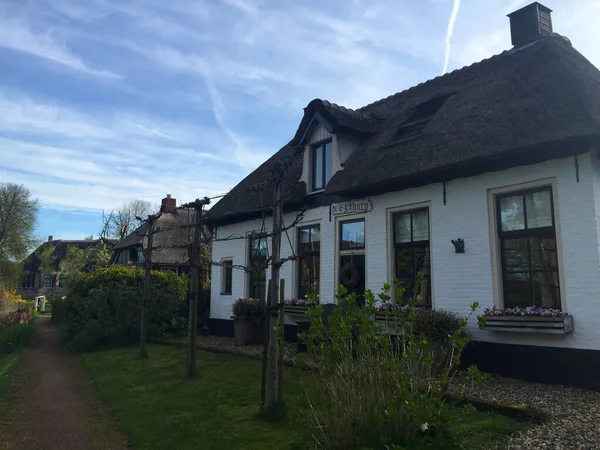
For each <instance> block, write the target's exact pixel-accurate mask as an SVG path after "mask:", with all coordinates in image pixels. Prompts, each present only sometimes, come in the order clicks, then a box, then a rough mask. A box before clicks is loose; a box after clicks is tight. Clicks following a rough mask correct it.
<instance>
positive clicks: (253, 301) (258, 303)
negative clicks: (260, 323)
mask: <svg viewBox="0 0 600 450" xmlns="http://www.w3.org/2000/svg"><path fill="white" fill-rule="evenodd" d="M231 309H232V312H233V315H234V316H236V317H256V318H259V319H262V318H263V317H264V316H265V301H264V300H262V299H260V298H238V299H237V300H236V301H235V303H234V304H233V307H232V308H231Z"/></svg>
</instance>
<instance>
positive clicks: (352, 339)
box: [305, 287, 477, 449]
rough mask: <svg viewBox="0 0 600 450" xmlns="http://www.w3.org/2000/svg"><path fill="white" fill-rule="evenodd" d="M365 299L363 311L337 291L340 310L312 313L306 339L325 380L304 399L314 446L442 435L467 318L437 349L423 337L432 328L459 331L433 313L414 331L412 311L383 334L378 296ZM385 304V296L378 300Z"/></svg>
mask: <svg viewBox="0 0 600 450" xmlns="http://www.w3.org/2000/svg"><path fill="white" fill-rule="evenodd" d="M364 297H365V302H364V305H363V306H358V304H357V301H356V295H355V294H350V295H347V293H346V291H345V289H344V288H342V287H340V289H339V290H338V293H337V294H336V299H337V303H338V305H339V306H340V307H338V308H335V309H332V311H331V312H330V314H329V315H328V316H324V314H323V305H318V306H315V307H313V308H311V309H310V310H309V312H308V315H309V317H310V319H311V325H310V328H309V331H308V334H307V336H305V339H306V342H307V345H308V349H309V352H310V354H311V357H312V359H313V361H314V364H315V366H316V368H317V370H318V372H319V374H320V380H319V382H318V383H317V388H316V390H314V391H307V392H306V393H307V398H308V400H309V405H310V408H309V409H308V414H307V420H308V423H309V426H310V428H311V430H316V431H314V432H313V437H314V441H315V443H316V444H317V446H318V447H324V448H334V449H336V448H337V449H353V448H364V447H368V448H388V447H390V446H393V445H395V444H400V445H402V444H404V443H406V442H409V441H410V440H411V439H413V438H415V437H416V436H422V435H429V436H434V437H435V436H441V435H442V434H444V433H446V432H447V427H446V425H447V423H448V421H449V420H452V419H451V418H452V414H449V411H448V409H447V407H446V404H445V402H444V396H443V394H444V392H445V391H446V388H447V384H448V380H449V379H450V377H452V376H453V374H454V373H455V371H454V370H453V369H454V368H455V366H457V365H458V363H459V362H460V354H461V352H462V350H463V349H464V348H465V347H466V345H467V343H468V342H469V336H468V334H467V333H466V325H467V319H466V318H465V319H460V320H459V324H458V325H459V326H458V329H455V330H454V331H453V332H451V333H450V335H449V337H448V339H447V340H446V341H445V342H444V343H442V344H441V345H440V346H439V347H438V348H436V349H435V350H432V348H431V345H430V344H429V342H428V341H427V337H426V336H425V334H424V333H425V331H429V330H430V328H433V327H434V326H435V327H437V326H440V327H442V326H443V327H446V328H445V329H447V330H448V331H450V330H451V329H452V328H455V322H454V320H453V319H452V317H451V316H449V315H447V314H443V315H442V314H438V315H434V314H431V315H429V316H427V317H426V318H425V319H423V320H422V324H421V325H419V326H421V327H422V330H421V331H422V332H417V330H416V327H417V323H418V320H419V319H417V317H418V313H416V312H415V308H414V307H413V306H410V305H409V306H408V307H406V308H402V309H399V310H397V311H394V320H393V321H392V322H391V324H392V325H393V327H394V328H395V329H394V330H393V332H392V333H389V332H384V327H383V325H381V324H378V323H376V322H375V321H374V320H373V316H374V315H375V313H376V312H377V310H378V308H377V306H376V302H375V296H374V295H373V293H371V292H370V291H366V292H365V295H364ZM386 297H388V296H387V294H386V293H385V291H384V292H383V293H382V294H380V299H382V300H383V299H385V298H386ZM476 307H477V305H476V304H474V305H473V306H472V309H473V310H475V308H476ZM323 317H327V318H326V319H324V318H323ZM387 326H388V327H389V326H390V324H388V325H387ZM435 330H437V328H435ZM436 332H437V331H436Z"/></svg>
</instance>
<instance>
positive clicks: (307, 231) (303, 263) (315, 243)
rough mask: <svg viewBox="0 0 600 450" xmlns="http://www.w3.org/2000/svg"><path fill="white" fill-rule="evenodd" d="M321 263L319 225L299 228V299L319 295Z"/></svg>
mask: <svg viewBox="0 0 600 450" xmlns="http://www.w3.org/2000/svg"><path fill="white" fill-rule="evenodd" d="M320 262H321V231H320V227H319V225H311V226H307V227H302V228H298V298H304V297H307V296H308V295H310V294H317V295H318V294H319V281H320V275H319V274H320V267H321V265H320Z"/></svg>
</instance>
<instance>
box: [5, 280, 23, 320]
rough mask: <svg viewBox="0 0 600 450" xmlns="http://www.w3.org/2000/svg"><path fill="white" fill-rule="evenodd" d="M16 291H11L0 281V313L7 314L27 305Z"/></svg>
mask: <svg viewBox="0 0 600 450" xmlns="http://www.w3.org/2000/svg"><path fill="white" fill-rule="evenodd" d="M27 303H28V302H27V301H26V300H23V299H22V298H21V296H20V295H17V293H16V291H11V290H10V289H8V288H7V287H6V286H5V285H4V284H2V283H0V315H4V314H8V313H9V312H13V311H16V310H17V309H19V308H22V307H24V306H25V305H27Z"/></svg>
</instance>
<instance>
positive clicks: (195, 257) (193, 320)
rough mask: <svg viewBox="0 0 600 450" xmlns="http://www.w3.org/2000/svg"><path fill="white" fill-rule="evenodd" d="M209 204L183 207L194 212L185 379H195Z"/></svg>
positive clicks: (192, 203)
mask: <svg viewBox="0 0 600 450" xmlns="http://www.w3.org/2000/svg"><path fill="white" fill-rule="evenodd" d="M209 203H210V199H209V198H208V197H204V198H203V199H197V200H196V201H194V202H191V203H188V204H186V205H184V206H185V207H186V208H191V209H193V210H194V224H193V225H194V226H193V228H192V233H193V238H192V243H191V245H189V246H188V252H189V253H188V255H189V264H190V305H189V315H188V357H187V377H188V378H195V377H196V336H197V334H198V303H199V295H198V294H199V291H200V289H201V288H202V287H204V282H205V280H206V278H207V277H206V274H207V272H208V268H209V267H210V265H207V264H206V263H207V261H206V256H205V255H204V253H203V252H202V251H201V241H202V237H203V230H204V207H205V206H206V205H208V204H209Z"/></svg>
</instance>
